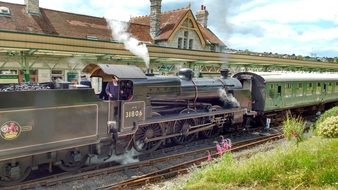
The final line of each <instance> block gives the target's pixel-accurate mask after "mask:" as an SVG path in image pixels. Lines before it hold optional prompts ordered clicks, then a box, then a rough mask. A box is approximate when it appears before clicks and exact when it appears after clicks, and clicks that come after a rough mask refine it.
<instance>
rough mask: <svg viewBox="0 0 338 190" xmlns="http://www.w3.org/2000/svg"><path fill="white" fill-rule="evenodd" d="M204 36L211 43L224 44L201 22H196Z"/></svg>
mask: <svg viewBox="0 0 338 190" xmlns="http://www.w3.org/2000/svg"><path fill="white" fill-rule="evenodd" d="M198 25H199V27H200V29H201V31H202V34H203V36H204V38H205V39H206V40H207V41H209V42H210V43H212V44H218V45H221V46H225V44H224V43H223V42H222V40H220V39H219V38H218V37H217V36H216V35H215V34H214V33H213V32H212V31H211V30H210V29H209V28H204V27H203V26H202V25H201V24H198Z"/></svg>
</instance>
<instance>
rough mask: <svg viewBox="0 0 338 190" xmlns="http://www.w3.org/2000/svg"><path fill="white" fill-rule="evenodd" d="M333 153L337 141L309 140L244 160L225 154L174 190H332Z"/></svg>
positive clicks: (335, 174) (335, 176)
mask: <svg viewBox="0 0 338 190" xmlns="http://www.w3.org/2000/svg"><path fill="white" fill-rule="evenodd" d="M337 152H338V139H323V138H320V137H312V138H310V139H307V140H305V141H303V142H300V143H299V144H298V146H294V144H293V143H289V142H286V143H285V144H283V145H281V146H279V147H278V148H276V149H274V150H272V151H269V152H267V153H258V154H256V155H254V156H252V157H251V158H249V159H245V160H240V161H238V160H234V159H232V155H230V154H227V155H225V156H223V158H222V159H221V160H220V161H219V162H217V163H213V164H209V165H207V166H204V167H203V168H201V169H196V171H194V172H193V173H192V174H191V176H190V178H189V180H188V181H187V182H186V183H185V184H183V185H181V186H177V187H176V189H207V190H208V189H210V190H212V189H242V188H244V189H245V188H249V189H293V188H297V189H336V188H338V157H337Z"/></svg>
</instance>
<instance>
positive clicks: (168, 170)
mask: <svg viewBox="0 0 338 190" xmlns="http://www.w3.org/2000/svg"><path fill="white" fill-rule="evenodd" d="M278 138H281V135H279V134H274V135H270V136H267V137H260V138H255V139H250V140H245V141H240V142H237V143H234V144H233V148H232V149H231V151H239V150H243V149H246V148H248V147H251V146H256V145H258V144H262V143H265V142H267V141H271V140H274V139H278ZM207 151H210V152H211V155H212V157H216V156H218V155H217V154H216V151H215V145H212V146H209V147H206V148H201V149H198V150H194V151H189V152H184V153H179V154H175V155H170V156H165V157H160V158H155V159H150V160H145V161H140V162H137V163H132V164H127V165H118V166H108V167H106V168H100V167H102V166H96V167H88V168H85V169H83V170H82V171H79V172H77V173H74V172H72V173H70V172H68V173H60V174H55V175H52V176H48V177H44V178H40V179H37V180H32V181H27V182H24V183H22V184H20V185H18V186H13V187H8V188H4V189H6V190H9V189H22V190H23V189H34V188H39V189H58V186H60V185H62V184H67V183H69V182H74V181H81V180H91V179H94V178H100V176H105V177H108V178H109V182H108V183H106V184H111V185H104V184H103V185H98V187H100V188H101V189H124V188H129V187H135V186H138V185H142V184H145V183H148V182H155V181H159V180H162V179H165V178H168V176H175V175H178V174H180V173H185V172H186V171H187V168H189V167H190V166H192V165H194V164H195V165H199V164H200V163H202V162H203V161H206V160H207ZM88 170H89V171H88ZM93 181H95V180H93ZM81 185H83V184H81V183H79V184H78V188H81ZM65 188H67V187H65ZM68 188H72V187H68ZM95 188H97V187H95Z"/></svg>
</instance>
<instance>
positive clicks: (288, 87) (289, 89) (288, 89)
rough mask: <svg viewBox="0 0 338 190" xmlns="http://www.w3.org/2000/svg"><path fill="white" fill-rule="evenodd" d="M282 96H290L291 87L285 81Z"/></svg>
mask: <svg viewBox="0 0 338 190" xmlns="http://www.w3.org/2000/svg"><path fill="white" fill-rule="evenodd" d="M284 89H285V90H284V92H285V93H284V97H291V96H292V88H291V84H290V83H287V84H285V86H284Z"/></svg>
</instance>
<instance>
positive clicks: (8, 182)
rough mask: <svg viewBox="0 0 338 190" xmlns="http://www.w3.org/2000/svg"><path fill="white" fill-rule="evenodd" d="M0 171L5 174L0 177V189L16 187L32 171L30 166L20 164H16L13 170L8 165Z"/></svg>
mask: <svg viewBox="0 0 338 190" xmlns="http://www.w3.org/2000/svg"><path fill="white" fill-rule="evenodd" d="M16 168H18V169H19V170H17V169H16ZM2 170H4V171H5V172H4V173H6V174H5V175H3V176H0V187H1V186H12V185H18V184H19V183H20V182H22V181H23V180H25V179H26V178H27V177H28V176H29V174H30V173H31V171H32V169H31V167H30V166H26V165H24V164H20V163H18V164H17V165H16V166H15V168H13V167H12V166H11V164H8V165H7V166H5V167H4V168H2Z"/></svg>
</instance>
